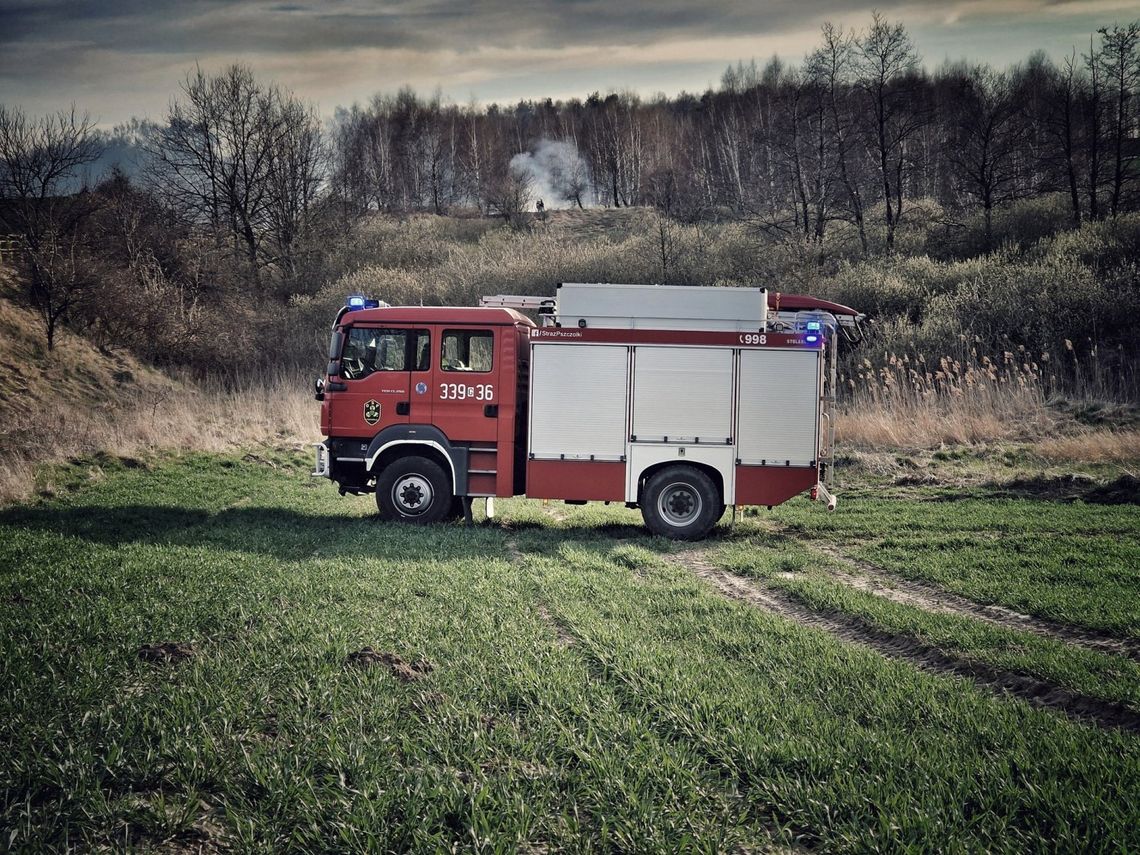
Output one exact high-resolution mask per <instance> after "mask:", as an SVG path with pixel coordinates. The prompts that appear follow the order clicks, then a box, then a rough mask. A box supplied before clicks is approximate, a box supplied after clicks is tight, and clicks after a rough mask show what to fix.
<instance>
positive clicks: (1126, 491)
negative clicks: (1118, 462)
mask: <svg viewBox="0 0 1140 855" xmlns="http://www.w3.org/2000/svg"><path fill="white" fill-rule="evenodd" d="M1084 499H1085V501H1086V502H1091V503H1092V504H1094V505H1140V478H1137V477H1136V476H1135V475H1121V476H1120V477H1119V478H1117V479H1116V480H1115V481H1110V482H1109V483H1107V484H1102V485H1101V486H1099V487H1096V488H1095V489H1092V490H1089V491H1088V492H1087V493H1085V496H1084Z"/></svg>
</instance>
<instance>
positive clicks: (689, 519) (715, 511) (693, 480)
mask: <svg viewBox="0 0 1140 855" xmlns="http://www.w3.org/2000/svg"><path fill="white" fill-rule="evenodd" d="M640 504H641V516H642V517H643V518H644V519H645V525H646V527H647V528H648V529H649V530H650V531H651V532H653V533H654V534H659V535H661V536H662V537H668V538H672V539H673V540H700V539H701V538H703V537H704V536H705V535H707V534H708V533H709V532H710V531H712V527H713V526H714V525H716V523H717V520H719V519H720V517H721V515H722V514H723V513H724V504H723V500H722V499H721V495H720V490H718V489H717V487H716V484H715V483H714V482H713V479H712V478H710V477H709V476H708V475H706V474H705V473H704V472H702V471H701V470H700V469H696V468H695V467H692V466H667V467H666V468H664V469H662V470H660V471H659V472H655V473H653V474H652V475H651V476H650V477H649V480H648V481H647V482H646V483H645V490H644V492H643V493H642V497H641V502H640Z"/></svg>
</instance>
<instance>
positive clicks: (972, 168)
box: [948, 65, 1021, 253]
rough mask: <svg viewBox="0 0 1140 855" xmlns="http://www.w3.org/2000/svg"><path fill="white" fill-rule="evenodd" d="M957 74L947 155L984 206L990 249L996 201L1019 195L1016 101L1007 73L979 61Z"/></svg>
mask: <svg viewBox="0 0 1140 855" xmlns="http://www.w3.org/2000/svg"><path fill="white" fill-rule="evenodd" d="M955 77H956V79H955V80H954V90H955V104H954V112H953V115H952V117H950V122H949V131H950V133H949V134H948V138H949V139H950V141H951V143H952V144H951V145H950V147H949V151H948V157H949V161H950V163H951V164H952V166H953V168H954V171H955V173H956V175H955V177H956V180H957V183H958V185H959V187H960V188H961V189H962V190H964V191H965V192H966V193H967V194H968V195H969V196H972V197H973V198H975V199H976V200H977V201H978V203H979V204H980V205H981V206H982V213H983V216H984V218H985V250H986V252H987V253H988V252H989V251H990V250H991V249H992V248H993V210H994V206H995V205H997V204H999V203H1001V202H1008V201H1010V200H1012V199H1014V198H1016V197H1017V195H1018V184H1017V182H1018V179H1019V178H1020V171H1019V169H1018V155H1019V150H1020V146H1021V140H1020V138H1019V136H1018V133H1017V131H1018V128H1017V127H1016V124H1015V119H1016V117H1017V115H1018V107H1017V104H1016V100H1015V93H1014V91H1013V88H1012V86H1011V85H1010V80H1009V77H1008V75H1005V74H1001V73H999V72H995V71H994V70H993V69H992V68H990V67H988V66H981V65H979V66H973V67H971V68H967V69H963V70H961V71H960V72H959V73H958V74H956V75H955Z"/></svg>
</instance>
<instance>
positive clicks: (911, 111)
mask: <svg viewBox="0 0 1140 855" xmlns="http://www.w3.org/2000/svg"><path fill="white" fill-rule="evenodd" d="M855 47H856V57H855V58H856V71H857V76H856V81H857V83H858V86H859V88H860V89H861V90H862V92H863V95H864V99H865V102H866V104H867V107H868V111H869V121H868V123H867V134H868V137H869V142H870V145H869V147H870V148H871V150H872V151H873V152H874V157H875V162H876V165H877V166H878V169H879V178H880V181H881V189H882V199H883V205H884V207H885V218H886V225H887V249H888V251H890V250H892V249H894V243H895V230H896V229H897V228H898V223H899V219H900V218H901V217H902V215H903V198H904V187H905V184H906V178H907V175H906V171H907V169H908V168H909V163H908V152H907V144H908V143H909V142H910V139H911V137H913V136H914V135H915V134H916V133H917V132H918V130H919V129H920V128H921V127H922V126H923V124H925V122H926V116H925V113H924V111H923V110H922V109H921V108H920V107H918V105H917V104H916V102H915V99H914V97H913V95H914V92H915V90H916V88H917V87H918V85H919V83H920V82H921V78H920V77H919V76H918V54H917V53H916V52H915V49H914V45H913V44H912V43H911V40H910V36H909V35H908V34H907V31H906V28H905V27H903V25H902V24H900V23H895V24H891V23H888V22H887V21H886V20H885V19H884V18H883V17H882V16H881V15H880V14H879V13H878V12H876V13H875V14H874V16H873V18H872V20H871V26H870V27H869V28H868V29H867V31H866V32H865V33H864V34H863V36H862V37H861V38H860V39H859V40H858V41H857V42H856V44H855Z"/></svg>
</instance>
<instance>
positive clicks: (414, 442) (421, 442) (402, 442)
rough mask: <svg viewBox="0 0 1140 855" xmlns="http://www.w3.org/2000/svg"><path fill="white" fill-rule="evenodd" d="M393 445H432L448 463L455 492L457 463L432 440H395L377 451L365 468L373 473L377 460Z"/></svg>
mask: <svg viewBox="0 0 1140 855" xmlns="http://www.w3.org/2000/svg"><path fill="white" fill-rule="evenodd" d="M393 445H430V446H431V447H432V448H434V449H435V450H436V451H438V452H439V453H440V454H442V455H443V458H444V460H446V461H447V465H448V467H449V468H450V469H451V488H452V489H453V490H454V489H455V483H456V482H455V463H453V462H452V460H451V455H450V454H448V453H447V449H445V448H444V447H443V446H442V445H440V444H439V443H438V442H433V441H432V440H430V439H394V440H392V441H391V442H386V443H384V444H383V445H382V446H380V447H379V448H378V449H376V452H375V453H374V454H373V455H372V456H371V457H369V458H368V462H367V464H366V466H365V467H364V468H365V469H367V470H369V471H371V470H372V467H373V466H374V465H376V458H377V457H379V456H380V455H381V454H383V453H384V450H385V449H387V448H391V447H392V446H393Z"/></svg>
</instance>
